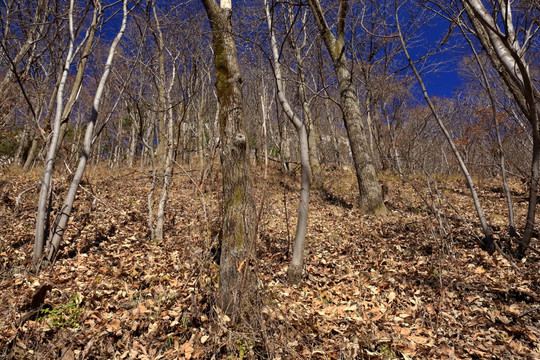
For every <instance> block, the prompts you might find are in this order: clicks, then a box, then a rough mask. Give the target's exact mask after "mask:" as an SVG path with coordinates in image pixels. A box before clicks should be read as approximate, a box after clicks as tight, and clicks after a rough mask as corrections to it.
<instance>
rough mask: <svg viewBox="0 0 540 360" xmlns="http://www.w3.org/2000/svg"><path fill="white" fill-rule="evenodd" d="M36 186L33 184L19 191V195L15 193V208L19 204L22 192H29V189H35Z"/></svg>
mask: <svg viewBox="0 0 540 360" xmlns="http://www.w3.org/2000/svg"><path fill="white" fill-rule="evenodd" d="M36 188H37V185H34V186H32V187H29V188H28V189H26V190H23V191H21V192H20V193H19V195H17V198H16V199H15V207H16V208H17V207H19V204H20V202H21V197H22V196H23V195H24V194H26V193H27V192H29V191H30V190H34V189H36Z"/></svg>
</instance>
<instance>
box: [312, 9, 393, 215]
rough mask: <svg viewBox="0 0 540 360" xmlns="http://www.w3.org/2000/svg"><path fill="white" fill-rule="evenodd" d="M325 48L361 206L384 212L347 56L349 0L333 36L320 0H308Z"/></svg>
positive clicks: (342, 10) (372, 211)
mask: <svg viewBox="0 0 540 360" xmlns="http://www.w3.org/2000/svg"><path fill="white" fill-rule="evenodd" d="M308 2H309V5H310V7H311V10H312V11H313V14H314V16H315V21H316V22H317V26H318V28H319V31H320V34H321V37H322V38H323V40H324V42H325V44H326V48H327V49H328V52H329V53H330V57H331V58H332V62H333V63H334V70H335V72H336V76H337V79H338V84H339V93H340V98H341V110H342V111H343V119H344V122H345V127H346V129H347V135H348V137H349V143H350V146H351V151H352V157H353V162H354V166H355V169H356V178H357V180H358V188H359V192H360V208H361V210H362V211H363V212H365V213H384V212H386V207H385V206H384V202H383V197H382V192H381V187H380V186H379V182H378V180H377V174H376V171H375V165H374V163H373V155H372V153H371V151H370V149H369V144H368V141H367V137H366V132H365V129H364V125H363V123H362V118H361V111H360V104H359V100H358V94H357V91H356V87H355V85H354V83H353V80H352V72H351V69H350V68H349V64H350V62H349V61H348V60H347V56H346V46H345V40H346V36H345V21H346V18H347V13H348V11H349V1H348V0H340V2H339V11H338V14H337V25H336V28H337V35H336V36H334V34H333V33H332V30H331V28H330V26H329V25H328V22H327V20H326V17H325V12H324V11H323V9H322V7H321V3H320V1H319V0H309V1H308Z"/></svg>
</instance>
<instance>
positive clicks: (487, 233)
mask: <svg viewBox="0 0 540 360" xmlns="http://www.w3.org/2000/svg"><path fill="white" fill-rule="evenodd" d="M402 5H403V4H402ZM402 5H396V8H395V19H396V27H397V32H398V35H399V39H400V41H401V47H402V49H403V53H404V55H405V57H406V58H407V61H408V63H409V66H410V67H411V69H412V71H413V73H414V75H415V77H416V79H417V81H418V84H419V85H420V88H421V89H422V94H423V96H424V99H425V100H426V103H427V104H428V106H429V109H430V110H431V113H432V114H433V117H434V118H435V120H436V121H437V124H438V125H439V127H440V128H441V130H442V132H443V134H444V136H445V138H446V140H447V141H448V144H449V145H450V148H451V149H452V152H453V153H454V155H455V157H456V159H457V161H458V164H459V167H460V169H461V171H462V173H463V175H464V176H465V179H466V180H467V185H468V187H469V190H470V192H471V197H472V198H473V202H474V207H475V209H476V213H477V215H478V220H479V221H480V224H481V226H482V230H483V232H484V240H483V246H484V249H485V250H486V251H487V252H489V253H490V254H491V253H493V252H494V251H495V245H494V243H493V234H492V232H491V229H490V228H489V226H488V223H487V220H486V217H485V215H484V211H483V210H482V205H481V204H480V200H479V198H478V193H477V191H476V187H475V185H474V181H473V179H472V176H471V174H470V172H469V169H468V168H467V165H466V164H465V161H464V160H463V157H462V156H461V153H460V152H459V150H458V148H457V146H456V143H455V141H454V139H453V137H452V135H451V134H450V131H449V130H448V129H447V127H446V125H445V124H444V122H443V121H442V118H441V116H440V115H439V113H438V111H437V109H436V108H435V105H434V104H433V102H432V101H431V97H430V96H429V94H428V92H427V89H426V86H425V84H424V81H423V79H422V76H421V75H420V73H419V71H418V70H417V68H416V64H415V62H414V61H413V60H412V58H411V56H410V54H409V51H408V50H407V44H406V42H405V35H404V34H403V31H402V29H401V24H400V20H399V10H400V8H401V6H402Z"/></svg>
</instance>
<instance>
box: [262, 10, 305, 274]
mask: <svg viewBox="0 0 540 360" xmlns="http://www.w3.org/2000/svg"><path fill="white" fill-rule="evenodd" d="M264 5H265V10H266V21H267V23H268V29H269V31H270V46H271V48H272V56H273V64H272V65H273V69H274V76H275V80H276V87H277V96H278V99H279V101H280V104H281V106H282V107H283V110H284V111H285V114H287V117H288V118H289V120H290V121H291V122H292V124H293V125H294V127H295V128H296V132H297V134H298V148H299V152H300V166H301V173H302V176H301V180H300V204H299V206H298V219H297V223H296V236H295V238H294V245H293V256H292V260H291V264H290V265H289V269H288V276H289V281H290V282H291V283H293V284H297V283H299V282H300V280H301V279H302V268H303V260H304V247H305V242H306V231H307V219H308V208H309V190H310V186H311V180H310V176H309V171H310V166H309V143H308V135H307V131H306V126H305V124H304V123H303V122H302V120H301V119H300V118H299V117H298V116H297V115H296V113H295V112H294V110H293V109H292V107H291V105H290V104H289V101H288V99H287V95H286V94H285V90H284V86H283V79H282V75H281V63H280V60H279V49H278V42H277V40H276V36H275V33H274V24H273V21H272V14H271V13H270V5H269V4H268V0H265V1H264ZM299 71H301V70H299Z"/></svg>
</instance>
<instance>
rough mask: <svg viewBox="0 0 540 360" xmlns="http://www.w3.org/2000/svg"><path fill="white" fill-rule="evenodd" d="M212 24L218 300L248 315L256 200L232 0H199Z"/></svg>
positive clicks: (225, 308) (226, 309)
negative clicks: (218, 173) (219, 191)
mask: <svg viewBox="0 0 540 360" xmlns="http://www.w3.org/2000/svg"><path fill="white" fill-rule="evenodd" d="M201 1H202V3H203V5H204V8H205V9H206V13H207V15H208V19H209V20H210V25H211V27H212V43H213V49H214V61H215V66H216V88H217V97H218V101H219V106H220V107H219V123H220V140H221V167H222V172H223V218H222V229H221V231H222V237H221V258H220V284H219V286H220V305H221V307H222V309H223V311H224V312H225V313H226V314H228V315H234V319H236V320H239V317H238V316H243V315H247V312H248V311H251V310H252V309H251V308H250V307H249V304H251V303H252V302H253V300H254V298H253V295H252V292H253V291H254V290H255V288H256V286H257V285H256V278H255V277H254V273H253V265H254V264H253V263H252V259H253V258H254V257H255V240H256V239H255V236H256V234H255V221H256V213H255V211H256V210H255V203H254V200H253V198H252V195H251V186H252V185H251V175H250V164H249V151H248V143H247V134H246V124H245V119H244V111H243V108H242V105H243V104H242V101H243V100H242V89H241V84H242V77H241V75H240V69H239V67H238V59H237V54H236V43H235V39H234V35H233V33H232V4H231V1H230V0H222V1H221V2H220V6H218V4H217V3H216V1H215V0H201Z"/></svg>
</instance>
